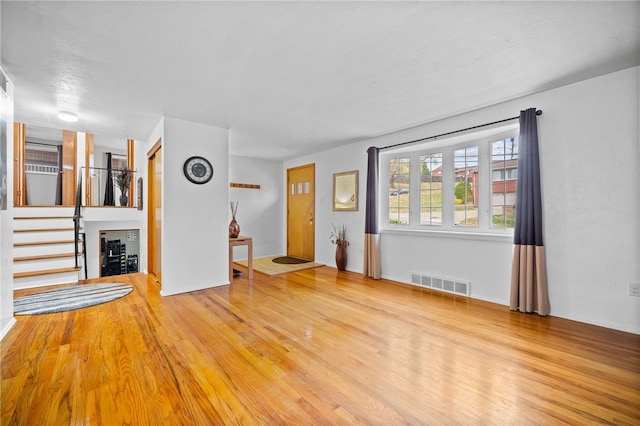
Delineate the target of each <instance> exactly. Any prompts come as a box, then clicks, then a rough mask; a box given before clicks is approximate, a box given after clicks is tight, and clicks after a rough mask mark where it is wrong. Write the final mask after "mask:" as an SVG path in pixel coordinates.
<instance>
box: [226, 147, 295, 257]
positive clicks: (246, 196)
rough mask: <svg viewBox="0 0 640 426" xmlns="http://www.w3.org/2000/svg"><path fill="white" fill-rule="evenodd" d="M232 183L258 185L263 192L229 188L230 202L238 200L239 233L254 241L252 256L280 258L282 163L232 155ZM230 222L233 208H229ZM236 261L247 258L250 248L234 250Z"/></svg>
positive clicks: (230, 179) (230, 165) (230, 170)
mask: <svg viewBox="0 0 640 426" xmlns="http://www.w3.org/2000/svg"><path fill="white" fill-rule="evenodd" d="M229 181H230V182H235V183H245V184H257V185H260V189H249V188H230V189H229V200H231V201H238V212H237V215H236V220H237V221H238V223H239V224H240V233H241V234H242V235H248V236H251V237H252V239H253V257H254V258H257V257H265V256H277V255H281V254H283V253H284V252H282V249H281V248H282V245H283V238H284V237H283V235H284V233H285V231H284V229H283V227H282V217H283V216H284V209H283V203H282V197H283V190H284V185H282V162H281V161H270V160H259V159H255V158H247V157H239V156H230V157H229ZM227 211H228V217H229V220H228V221H227V223H229V222H230V221H231V217H232V216H231V209H230V208H229V207H228V208H227ZM233 255H234V259H236V260H239V259H246V258H247V247H246V246H239V247H235V248H234V254H233Z"/></svg>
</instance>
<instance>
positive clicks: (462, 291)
mask: <svg viewBox="0 0 640 426" xmlns="http://www.w3.org/2000/svg"><path fill="white" fill-rule="evenodd" d="M411 284H413V285H417V286H420V287H426V288H432V289H434V290H439V291H444V292H447V293H453V294H459V295H462V296H469V295H470V294H471V283H470V282H469V281H464V280H453V279H450V278H442V277H436V276H432V275H423V274H418V273H415V272H412V273H411Z"/></svg>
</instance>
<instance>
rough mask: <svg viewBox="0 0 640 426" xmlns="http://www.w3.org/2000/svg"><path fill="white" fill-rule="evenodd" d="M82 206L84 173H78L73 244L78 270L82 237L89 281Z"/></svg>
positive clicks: (85, 275)
mask: <svg viewBox="0 0 640 426" xmlns="http://www.w3.org/2000/svg"><path fill="white" fill-rule="evenodd" d="M81 206H82V172H80V173H78V189H77V191H76V207H75V210H74V212H73V229H74V238H73V244H74V247H75V258H76V268H79V267H80V265H78V255H79V253H80V251H79V249H78V240H79V239H80V235H82V257H83V258H84V279H85V280H86V279H87V276H88V274H87V244H86V241H85V239H86V238H85V233H84V232H80V207H81Z"/></svg>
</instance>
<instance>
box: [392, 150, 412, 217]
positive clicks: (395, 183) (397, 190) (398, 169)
mask: <svg viewBox="0 0 640 426" xmlns="http://www.w3.org/2000/svg"><path fill="white" fill-rule="evenodd" d="M409 166H410V159H409V158H408V157H404V158H392V159H390V160H389V168H388V175H389V223H395V224H399V225H406V224H408V223H409V183H410V182H409V179H410V175H409V170H410V167H409Z"/></svg>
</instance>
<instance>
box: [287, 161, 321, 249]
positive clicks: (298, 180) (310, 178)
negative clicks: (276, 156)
mask: <svg viewBox="0 0 640 426" xmlns="http://www.w3.org/2000/svg"><path fill="white" fill-rule="evenodd" d="M315 176H316V165H315V164H307V165H305V166H300V167H294V168H291V169H287V255H288V256H293V257H299V258H302V259H308V260H314V258H315V223H316V222H315V199H316V196H315Z"/></svg>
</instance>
